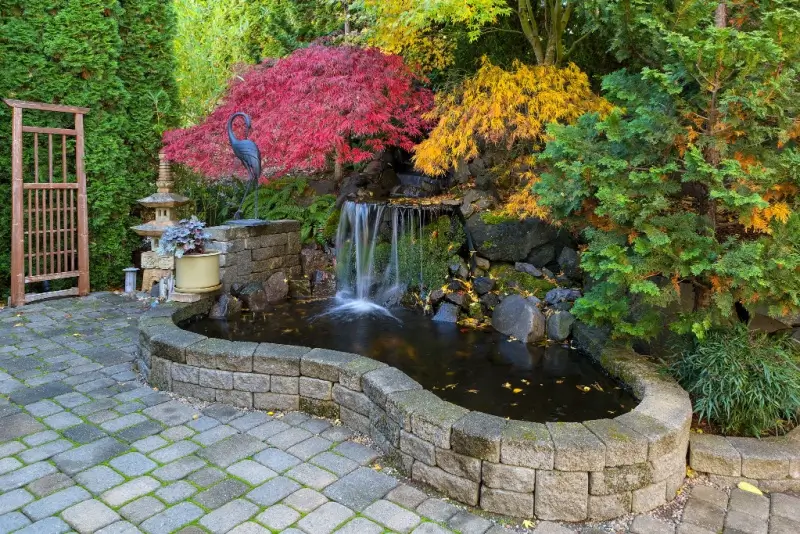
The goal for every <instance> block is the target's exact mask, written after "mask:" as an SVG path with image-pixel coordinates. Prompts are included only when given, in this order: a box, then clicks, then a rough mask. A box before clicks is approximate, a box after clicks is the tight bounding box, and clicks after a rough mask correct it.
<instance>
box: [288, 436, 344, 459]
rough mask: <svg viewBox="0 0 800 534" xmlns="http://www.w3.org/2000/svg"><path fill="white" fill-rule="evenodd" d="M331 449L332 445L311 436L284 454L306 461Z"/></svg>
mask: <svg viewBox="0 0 800 534" xmlns="http://www.w3.org/2000/svg"><path fill="white" fill-rule="evenodd" d="M331 447H333V443H332V442H330V441H328V440H327V439H325V438H321V437H319V436H312V437H310V438H309V439H307V440H305V441H301V442H300V443H298V444H297V445H294V446H292V447H290V448H289V449H288V450H287V451H286V452H288V453H289V454H292V455H294V456H297V457H298V458H300V459H301V460H308V459H310V458H311V457H313V456H316V455H317V454H319V453H321V452H324V451H327V450H328V449H330V448H331Z"/></svg>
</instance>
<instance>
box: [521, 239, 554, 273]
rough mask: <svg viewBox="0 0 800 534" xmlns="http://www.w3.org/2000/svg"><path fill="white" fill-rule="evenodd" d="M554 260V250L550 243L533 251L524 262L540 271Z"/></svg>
mask: <svg viewBox="0 0 800 534" xmlns="http://www.w3.org/2000/svg"><path fill="white" fill-rule="evenodd" d="M555 259H556V248H555V247H554V246H553V245H552V243H545V244H544V245H542V246H540V247H536V248H535V249H533V250H532V251H531V253H530V254H528V257H527V258H526V259H525V261H526V262H528V263H530V264H531V265H533V266H534V267H538V268H540V269H541V268H542V267H544V266H545V265H547V264H548V263H550V262H552V261H553V260H555Z"/></svg>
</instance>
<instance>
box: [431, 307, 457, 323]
mask: <svg viewBox="0 0 800 534" xmlns="http://www.w3.org/2000/svg"><path fill="white" fill-rule="evenodd" d="M458 310H459V308H458V306H456V305H455V304H452V303H450V302H445V303H443V304H442V305H441V306H439V311H437V312H436V315H434V316H433V320H434V321H439V322H442V323H457V322H458Z"/></svg>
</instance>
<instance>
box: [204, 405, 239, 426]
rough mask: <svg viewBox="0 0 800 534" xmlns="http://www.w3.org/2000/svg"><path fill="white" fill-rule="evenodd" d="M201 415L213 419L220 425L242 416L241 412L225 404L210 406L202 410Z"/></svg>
mask: <svg viewBox="0 0 800 534" xmlns="http://www.w3.org/2000/svg"><path fill="white" fill-rule="evenodd" d="M203 413H204V414H205V415H207V416H209V417H213V418H214V419H216V420H217V421H219V422H220V423H222V424H225V423H227V422H229V421H231V420H233V419H236V418H237V417H239V416H240V415H242V411H241V410H237V409H236V408H234V407H233V406H228V405H227V404H212V405H211V406H209V407H208V408H206V409H205V410H203Z"/></svg>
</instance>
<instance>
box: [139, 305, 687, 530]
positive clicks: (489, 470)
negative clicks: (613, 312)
mask: <svg viewBox="0 0 800 534" xmlns="http://www.w3.org/2000/svg"><path fill="white" fill-rule="evenodd" d="M207 307H208V304H207V303H206V304H203V303H199V304H196V305H191V306H190V307H186V308H183V309H181V310H179V311H178V312H175V313H174V314H171V312H170V311H163V310H157V311H154V312H152V313H151V314H149V315H148V316H145V317H144V318H142V320H141V321H140V331H141V336H140V349H141V352H142V354H143V355H146V357H147V358H148V362H147V363H148V365H149V368H150V376H149V380H150V382H151V384H153V385H155V386H158V387H159V388H162V389H165V390H170V391H174V392H176V393H180V394H182V395H187V396H193V397H198V398H201V399H205V400H209V401H212V400H213V401H219V402H225V403H229V404H233V405H236V406H240V407H245V408H255V409H261V410H276V409H277V410H295V409H298V408H299V409H302V410H304V411H307V412H310V413H313V414H317V415H324V416H328V417H338V418H339V419H340V420H341V421H342V423H344V424H345V425H347V426H348V427H350V428H352V429H354V430H356V431H358V432H361V433H363V434H366V435H368V436H370V437H371V438H372V439H373V440H374V441H375V442H376V443H377V444H378V445H379V446H380V448H381V449H382V450H383V451H384V452H385V453H386V454H388V455H390V456H392V457H394V459H395V460H396V463H397V464H398V465H400V466H402V467H403V468H404V469H405V471H406V472H407V474H409V475H410V476H411V478H412V479H414V480H417V481H420V482H423V483H425V484H428V485H430V486H433V487H434V488H436V489H438V490H439V491H441V492H443V493H444V494H446V495H447V496H448V497H450V498H452V499H455V500H457V501H460V502H462V503H465V504H468V505H471V506H480V507H481V508H483V509H485V510H487V511H489V512H495V513H500V514H504V515H510V516H515V517H521V518H531V517H536V518H539V519H546V520H562V521H581V520H585V519H594V520H601V519H611V518H614V517H619V516H622V515H625V514H629V513H640V512H644V511H647V510H650V509H653V508H655V507H657V506H659V505H662V504H664V503H665V502H667V501H670V500H672V499H673V498H674V497H675V495H676V491H677V489H678V488H679V487H680V485H681V484H682V482H683V479H684V475H685V470H686V451H687V446H688V441H689V424H690V421H691V404H690V402H689V398H688V395H687V394H686V392H685V391H683V390H682V389H680V388H679V387H678V386H677V385H676V384H675V383H674V382H672V381H670V380H669V379H666V378H664V377H662V376H660V375H659V373H658V372H657V370H656V369H655V368H654V367H652V366H651V365H650V364H647V363H645V362H644V361H643V360H642V359H640V358H638V357H636V356H635V355H634V354H632V353H628V352H624V351H616V352H614V353H607V354H605V355H604V358H605V359H604V361H605V362H606V364H607V366H608V368H610V369H614V372H616V373H618V375H625V376H627V382H628V383H629V384H630V385H631V386H632V387H633V388H634V390H635V391H636V392H637V394H638V396H639V398H640V399H641V404H640V405H639V406H638V407H637V408H636V409H634V410H633V411H631V412H629V413H627V414H625V415H622V416H619V417H617V418H615V419H601V420H596V421H587V422H584V423H572V422H569V423H547V424H541V423H530V422H525V421H508V420H505V419H503V418H501V417H496V416H492V415H487V414H484V413H480V412H471V411H469V410H466V409H464V408H462V407H459V406H456V405H454V404H451V403H449V402H446V401H443V400H441V399H440V398H439V397H437V396H436V395H434V394H433V393H431V392H429V391H426V390H424V389H423V388H422V386H421V385H420V384H418V383H417V382H415V381H414V380H412V379H411V378H410V377H408V376H407V375H405V374H404V373H402V372H401V371H399V370H398V369H395V368H393V367H389V366H387V365H385V364H383V363H381V362H377V361H374V360H371V359H368V358H364V357H361V356H358V355H355V354H347V353H342V352H336V351H331V350H325V349H311V348H305V347H293V346H284V345H275V344H269V343H260V344H256V343H247V342H231V341H226V340H219V339H208V338H205V337H204V336H202V335H199V334H194V333H190V332H186V331H183V330H180V329H179V328H177V327H176V326H175V325H174V321H178V322H179V321H180V320H182V319H183V318H185V317H188V316H191V315H194V314H197V313H203V312H204V311H205V309H206V308H207Z"/></svg>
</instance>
